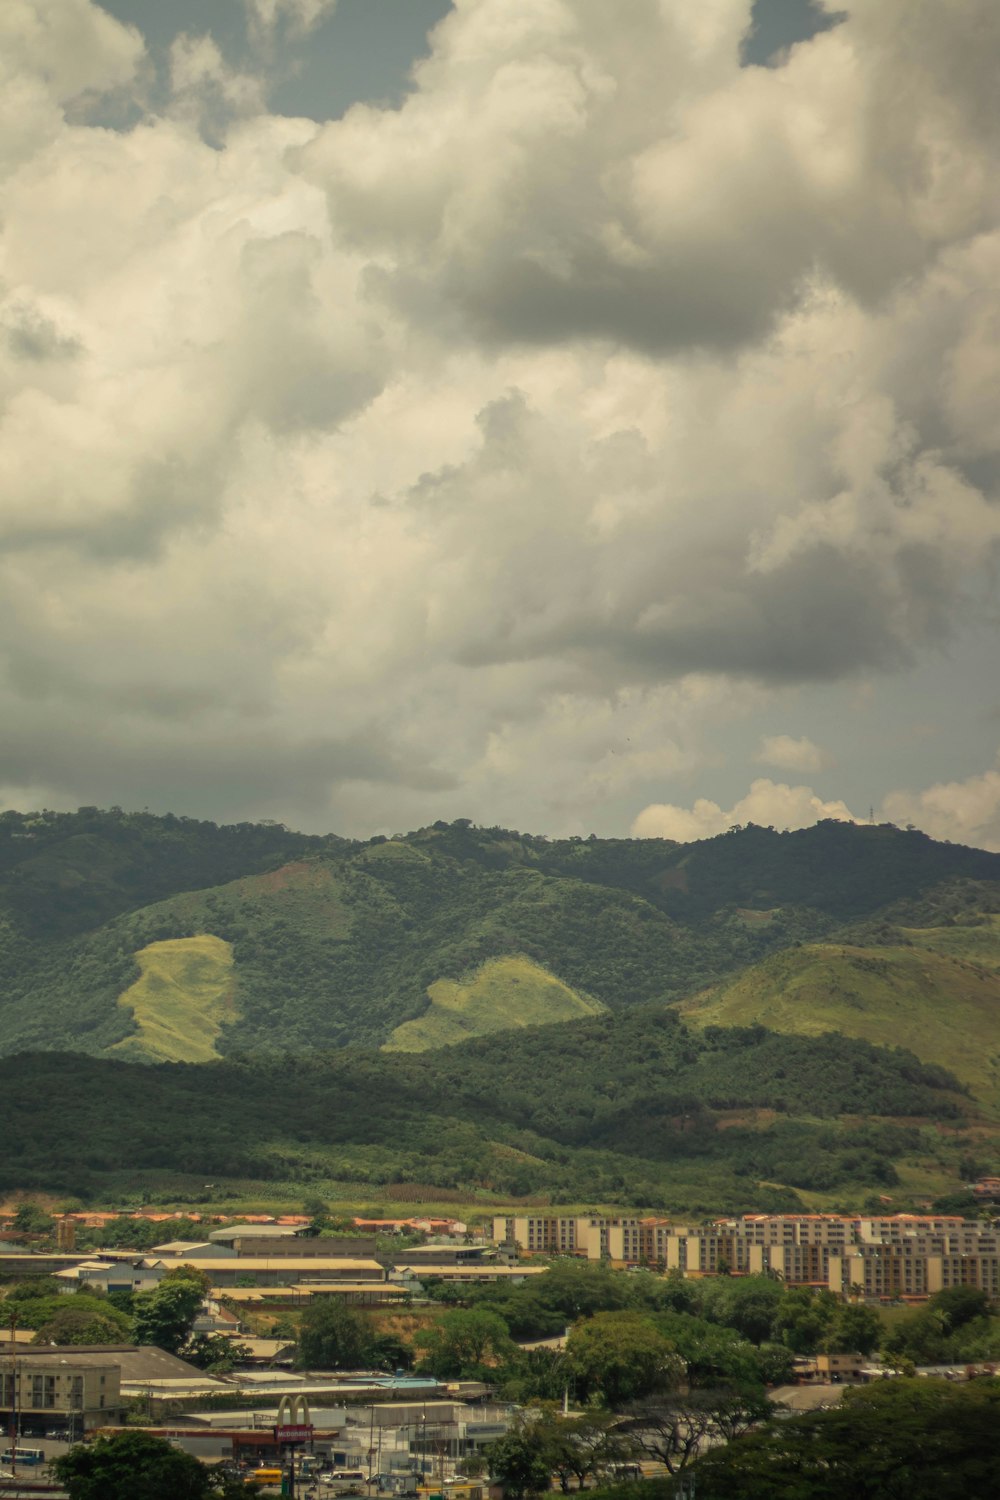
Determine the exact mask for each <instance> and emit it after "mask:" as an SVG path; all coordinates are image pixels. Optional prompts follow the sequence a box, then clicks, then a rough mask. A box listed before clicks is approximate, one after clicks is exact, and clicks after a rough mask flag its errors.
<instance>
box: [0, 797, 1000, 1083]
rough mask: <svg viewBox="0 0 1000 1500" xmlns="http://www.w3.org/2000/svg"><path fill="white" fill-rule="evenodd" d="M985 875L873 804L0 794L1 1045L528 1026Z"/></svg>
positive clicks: (201, 1041) (956, 850)
mask: <svg viewBox="0 0 1000 1500" xmlns="http://www.w3.org/2000/svg"><path fill="white" fill-rule="evenodd" d="M998 892H1000V855H995V854H989V853H985V852H983V851H980V850H973V849H965V848H962V847H960V846H956V845H948V844H939V843H935V842H934V841H933V840H931V839H928V838H926V837H925V836H924V835H922V834H919V833H916V832H913V831H906V832H904V831H901V830H899V829H896V828H893V827H892V826H890V825H885V826H881V827H867V826H865V827H857V826H854V825H850V824H841V823H835V822H826V823H822V824H819V825H817V826H816V827H814V828H810V829H804V830H801V831H797V832H793V833H778V832H776V831H775V830H773V829H764V828H756V827H748V828H745V829H738V830H733V831H731V832H730V833H729V834H725V835H722V836H720V837H718V838H714V839H708V840H704V841H701V842H699V843H694V844H672V843H669V842H667V841H662V840H635V839H612V840H600V839H593V838H591V839H586V840H583V839H566V840H548V839H545V838H538V837H533V836H530V835H521V834H517V833H513V832H511V831H509V830H505V829H499V828H494V829H483V828H476V827H474V826H472V825H471V824H470V823H468V822H467V821H466V820H460V821H459V822H458V823H452V824H445V823H438V824H435V825H434V826H433V827H430V828H425V829H421V830H418V831H417V832H414V833H411V834H407V835H405V836H401V837H398V838H393V839H389V840H387V839H383V838H377V839H373V840H370V841H368V842H365V843H361V842H358V841H349V840H343V839H339V838H337V837H336V836H333V835H330V836H326V837H316V836H309V835H301V834H296V833H290V832H288V831H287V830H285V829H283V828H281V827H280V826H276V825H256V824H241V825H237V826H235V827H229V828H217V827H215V825H213V824H210V823H200V822H197V821H196V820H192V819H184V818H175V817H172V816H170V815H167V816H165V817H156V816H154V815H152V814H149V813H139V814H129V813H123V812H121V811H119V810H114V809H113V810H111V811H110V812H100V811H99V810H97V809H93V808H89V809H81V810H80V811H79V812H78V813H75V814H56V813H43V814H24V815H22V814H19V813H14V812H7V813H4V814H2V815H0V1052H7V1053H10V1052H14V1051H18V1050H23V1049H25V1048H31V1049H39V1048H61V1049H71V1050H80V1051H86V1052H91V1053H102V1052H103V1053H106V1052H108V1051H110V1050H111V1049H119V1050H120V1049H123V1048H124V1050H125V1051H126V1052H128V1053H129V1054H131V1055H134V1056H137V1057H143V1056H145V1057H148V1058H156V1057H166V1058H175V1059H177V1060H182V1059H184V1058H185V1057H197V1058H205V1057H210V1056H213V1055H216V1054H221V1055H226V1054H233V1053H243V1052H248V1051H255V1052H259V1051H261V1050H267V1049H272V1048H275V1047H281V1048H284V1049H287V1048H292V1049H298V1050H306V1049H310V1050H311V1049H314V1048H316V1047H339V1046H345V1045H349V1044H354V1043H362V1044H365V1045H376V1046H377V1045H383V1044H385V1043H387V1042H389V1043H390V1044H391V1039H392V1038H393V1036H394V1034H396V1035H398V1036H401V1037H405V1038H407V1040H406V1043H405V1045H414V1044H416V1045H425V1044H426V1043H427V1042H428V1041H431V1042H439V1041H441V1040H445V1039H447V1036H446V1032H447V1027H445V1030H444V1031H442V1030H441V1022H442V1020H443V1021H448V1020H449V1019H451V1020H453V1021H454V1022H455V1027H454V1033H453V1034H454V1035H456V1036H461V1035H464V1034H466V1032H467V1031H475V1030H477V1029H489V1026H487V1021H488V1020H489V1010H490V1007H493V1008H494V1009H495V1010H496V1009H499V1010H502V1011H504V1012H505V1013H506V1012H507V1011H510V1012H511V1013H512V1014H513V1012H514V1011H516V1012H517V1018H518V1020H519V1023H520V1024H532V1023H534V1022H537V1023H544V1022H546V1021H548V1020H550V1019H555V1018H558V1017H561V1016H563V1015H566V1014H574V1013H578V1014H581V1015H585V1014H586V1013H588V1012H592V1011H595V1010H599V1009H600V1008H601V1007H606V1008H609V1009H611V1010H622V1009H626V1008H628V1007H631V1006H634V1005H643V1004H649V1003H653V1002H658V1003H673V1002H676V1001H679V1000H681V999H684V998H685V997H690V996H692V995H695V994H697V993H699V992H701V991H703V990H705V989H706V988H707V987H709V986H712V985H717V984H718V983H719V982H720V981H723V980H725V979H727V978H728V977H730V976H733V975H736V974H738V973H739V972H740V971H743V970H745V969H746V968H747V966H749V965H753V964H755V963H758V962H759V961H761V960H762V959H764V960H766V959H768V957H769V956H770V955H774V954H777V953H780V952H781V951H782V950H793V951H794V949H795V946H796V945H797V944H799V943H810V942H812V943H815V942H816V941H817V940H830V939H831V938H832V937H834V936H836V935H838V934H841V930H842V929H843V928H844V925H845V924H854V927H855V928H857V927H858V924H861V926H862V927H864V926H865V924H868V925H869V926H870V925H871V924H872V923H874V925H875V928H876V929H878V928H879V927H880V925H881V927H883V928H884V927H886V924H887V922H888V919H889V918H891V919H892V920H893V921H894V922H896V923H899V922H900V921H905V920H907V913H908V912H909V913H911V914H912V913H916V912H918V909H919V910H920V911H921V912H922V913H923V915H922V916H920V917H919V920H921V921H924V920H926V917H927V913H928V912H929V913H930V914H931V916H932V918H933V916H934V914H935V913H938V914H940V915H941V917H942V920H943V921H947V922H949V923H952V924H954V923H956V922H959V923H961V922H963V921H968V920H971V919H972V918H975V917H976V916H977V915H978V914H979V913H981V912H988V911H991V910H993V911H995V910H1000V901H998V900H997V899H996V897H997V893H998ZM909 919H910V920H913V917H912V916H911V917H910V918H909ZM477 975H481V976H484V977H483V978H481V979H477ZM487 979H488V983H487V982H486V981H487ZM515 987H517V988H515ZM432 991H433V992H434V994H435V995H437V996H438V1003H437V1009H436V1010H435V1009H434V1002H433V998H432V993H431V992H432ZM442 998H446V1000H447V1005H446V1007H444V1008H443V1007H442V1004H441V1000H442ZM515 1000H516V1002H517V1003H516V1004H515ZM552 1007H555V1008H552ZM463 1008H464V1009H463ZM444 1009H450V1016H449V1015H445V1014H444ZM209 1012H210V1015H209V1014H208V1013H209ZM425 1016H426V1017H428V1020H429V1019H430V1017H431V1016H433V1017H434V1018H435V1024H434V1025H424V1024H423V1022H422V1021H421V1018H423V1017H425ZM203 1022H204V1024H202V1023H203ZM414 1022H421V1025H420V1026H417V1027H416V1029H414V1028H413V1027H412V1026H408V1024H407V1023H414ZM490 1025H492V1021H490ZM421 1027H422V1028H423V1029H421ZM195 1033H197V1047H196V1049H195V1050H191V1049H190V1048H189V1039H190V1038H191V1037H192V1036H193V1035H194V1034H195ZM414 1038H416V1039H417V1040H416V1042H414ZM186 1048H188V1049H189V1050H185V1049H186Z"/></svg>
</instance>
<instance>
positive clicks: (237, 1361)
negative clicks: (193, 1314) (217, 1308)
mask: <svg viewBox="0 0 1000 1500" xmlns="http://www.w3.org/2000/svg"><path fill="white" fill-rule="evenodd" d="M184 1358H185V1359H187V1360H190V1362H191V1363H192V1364H193V1365H197V1366H198V1368H199V1370H208V1371H209V1372H210V1373H212V1374H214V1375H219V1374H223V1373H224V1372H225V1371H226V1370H233V1369H235V1368H236V1366H237V1365H242V1364H245V1363H246V1361H247V1360H248V1359H249V1358H250V1346H249V1345H248V1344H240V1343H237V1341H236V1339H230V1338H227V1337H226V1335H225V1334H224V1333H199V1334H197V1335H196V1336H195V1337H194V1338H192V1339H191V1341H190V1343H188V1344H187V1345H185V1348H184Z"/></svg>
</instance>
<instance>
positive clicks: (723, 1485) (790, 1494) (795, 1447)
mask: <svg viewBox="0 0 1000 1500" xmlns="http://www.w3.org/2000/svg"><path fill="white" fill-rule="evenodd" d="M998 1419H1000V1381H996V1380H987V1381H976V1382H973V1383H971V1384H969V1385H963V1386H955V1385H951V1384H949V1383H948V1382H947V1381H934V1380H920V1381H916V1380H891V1381H885V1382H880V1383H879V1384H877V1385H872V1386H866V1387H861V1388H859V1389H857V1390H851V1391H847V1392H845V1394H844V1397H843V1400H842V1401H841V1402H840V1403H839V1404H838V1405H837V1406H835V1407H833V1408H832V1409H830V1410H828V1411H818V1412H810V1413H808V1414H807V1415H803V1416H795V1417H790V1418H786V1419H785V1420H782V1421H771V1422H769V1423H767V1425H766V1426H765V1427H763V1428H762V1429H760V1430H758V1431H756V1432H750V1433H747V1434H746V1435H745V1436H743V1437H741V1438H740V1441H739V1442H737V1443H732V1444H730V1445H729V1446H728V1447H725V1448H716V1449H714V1450H713V1451H711V1452H709V1453H707V1454H706V1455H705V1456H704V1457H703V1458H701V1459H700V1460H699V1462H698V1464H697V1466H696V1481H697V1494H698V1500H806V1497H808V1500H843V1497H844V1496H845V1495H850V1496H851V1497H852V1500H971V1497H972V1496H982V1497H984V1500H985V1497H986V1496H987V1495H993V1494H996V1493H998V1490H1000V1420H998ZM675 1493H677V1494H679V1493H681V1492H680V1490H679V1489H678V1490H676V1491H675Z"/></svg>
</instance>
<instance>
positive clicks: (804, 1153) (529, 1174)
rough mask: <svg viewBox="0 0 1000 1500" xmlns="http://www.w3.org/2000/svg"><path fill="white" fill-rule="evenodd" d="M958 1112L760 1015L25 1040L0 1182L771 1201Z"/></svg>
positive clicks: (942, 1141)
mask: <svg viewBox="0 0 1000 1500" xmlns="http://www.w3.org/2000/svg"><path fill="white" fill-rule="evenodd" d="M44 1099H53V1100H58V1108H57V1109H55V1108H54V1109H51V1110H47V1109H40V1108H39V1101H40V1100H44ZM963 1109H964V1101H963V1099H962V1096H961V1095H960V1094H959V1093H957V1092H956V1086H955V1083H954V1080H952V1079H950V1078H949V1077H948V1076H947V1075H946V1074H945V1073H944V1072H943V1071H942V1070H940V1069H935V1068H929V1067H926V1066H923V1065H921V1064H920V1063H919V1062H918V1061H917V1059H916V1058H915V1057H913V1056H912V1054H909V1053H906V1052H901V1051H897V1050H888V1049H879V1048H873V1047H870V1046H868V1045H867V1044H866V1043H864V1042H859V1041H853V1040H850V1039H848V1038H843V1037H823V1038H814V1039H803V1038H799V1037H783V1036H779V1035H777V1034H774V1033H769V1032H766V1031H764V1030H763V1029H762V1028H750V1029H744V1030H728V1031H709V1032H706V1033H704V1034H701V1035H698V1034H697V1033H694V1032H691V1031H689V1030H688V1029H687V1028H686V1027H685V1026H684V1025H682V1024H681V1023H680V1022H679V1021H678V1019H677V1018H676V1016H675V1015H674V1014H673V1013H672V1012H670V1011H666V1010H662V1009H660V1008H650V1007H640V1008H637V1009H635V1010H633V1011H630V1012H627V1013H623V1014H618V1015H615V1014H610V1013H608V1014H604V1015H601V1016H596V1017H592V1018H590V1019H587V1020H583V1021H578V1022H573V1023H569V1024H562V1025H556V1026H548V1027H544V1028H538V1029H534V1030H520V1031H517V1032H512V1033H509V1034H507V1035H505V1036H503V1037H499V1036H494V1037H489V1038H482V1039H479V1040H476V1041H471V1042H466V1043H463V1044H461V1045H458V1046H455V1047H450V1048H446V1049H442V1050H440V1051H432V1052H425V1053H422V1054H421V1055H419V1056H414V1055H412V1054H406V1053H385V1052H381V1053H380V1052H376V1051H365V1050H361V1049H358V1048H346V1049H342V1050H341V1051H339V1052H336V1053H332V1054H327V1055H325V1056H316V1055H313V1056H311V1057H309V1058H301V1057H300V1058H295V1059H293V1058H286V1059H284V1060H283V1061H282V1063H281V1065H280V1066H275V1064H274V1062H273V1061H266V1062H256V1063H255V1062H250V1061H244V1062H226V1061H223V1062H216V1063H209V1064H203V1065H194V1064H165V1065H153V1066H145V1067H143V1066H138V1065H134V1064H129V1063H126V1062H119V1061H109V1060H104V1059H97V1058H88V1057H81V1056H79V1055H65V1054H57V1053H43V1054H30V1055H21V1056H19V1057H16V1058H8V1059H4V1060H2V1061H0V1135H2V1138H3V1140H4V1142H5V1147H6V1151H5V1158H4V1162H3V1163H2V1164H0V1189H2V1188H6V1189H10V1188H13V1187H19V1188H25V1187H32V1186H34V1187H48V1188H52V1189H54V1190H58V1191H73V1192H76V1193H79V1192H81V1191H92V1192H99V1191H100V1189H101V1185H102V1184H103V1183H106V1182H107V1181H109V1180H112V1179H113V1178H114V1177H115V1174H119V1173H121V1172H122V1171H126V1172H128V1171H131V1172H135V1171H139V1170H141V1171H144V1172H154V1173H155V1172H157V1171H165V1170H167V1169H169V1170H170V1171H173V1172H187V1173H191V1174H197V1175H198V1177H199V1178H200V1179H201V1180H205V1179H209V1180H211V1181H213V1182H218V1181H219V1179H220V1178H226V1177H242V1178H245V1177H253V1178H256V1179H267V1180H271V1181H275V1180H279V1181H283V1182H287V1181H289V1180H290V1179H291V1180H295V1181H299V1182H304V1181H319V1180H324V1179H334V1178H337V1179H341V1180H343V1179H345V1178H347V1179H351V1178H353V1179H355V1180H359V1181H366V1182H373V1183H389V1182H400V1181H407V1180H409V1181H416V1182H420V1183H428V1184H432V1185H436V1186H439V1187H445V1188H461V1189H463V1190H465V1191H467V1192H470V1193H472V1194H475V1193H477V1192H479V1191H481V1190H489V1191H492V1192H494V1193H498V1192H499V1193H519V1192H538V1191H543V1192H547V1193H554V1194H555V1195H556V1196H557V1197H558V1196H563V1197H569V1198H570V1199H571V1200H575V1201H580V1200H581V1199H585V1200H590V1201H601V1200H602V1199H609V1198H614V1197H616V1196H620V1197H622V1198H623V1199H624V1200H626V1201H628V1200H631V1201H633V1202H636V1201H649V1202H656V1201H660V1200H662V1199H664V1198H665V1197H667V1196H670V1195H673V1197H674V1198H675V1199H676V1200H677V1201H683V1202H687V1203H689V1204H690V1203H692V1202H695V1203H703V1204H705V1205H706V1206H711V1205H712V1203H713V1202H714V1203H716V1204H717V1205H719V1206H730V1205H731V1206H736V1205H738V1204H740V1203H744V1204H753V1203H755V1202H758V1203H759V1202H761V1201H771V1200H768V1199H767V1198H766V1194H767V1193H773V1190H772V1189H761V1188H760V1187H759V1184H760V1183H762V1182H764V1183H771V1184H778V1185H779V1189H781V1187H782V1185H783V1187H784V1190H785V1193H786V1196H785V1198H784V1199H782V1200H780V1201H789V1200H788V1196H787V1194H788V1191H789V1190H792V1189H811V1190H817V1191H832V1190H838V1189H843V1190H845V1191H848V1190H849V1191H855V1192H857V1191H862V1192H863V1191H865V1190H866V1189H867V1190H869V1191H870V1190H871V1189H872V1188H877V1189H885V1188H891V1187H892V1186H893V1185H894V1184H895V1182H896V1172H895V1169H894V1166H893V1160H894V1159H898V1158H900V1157H902V1156H912V1155H914V1154H917V1155H918V1156H919V1155H921V1154H924V1155H926V1154H927V1153H928V1152H930V1153H931V1154H933V1153H934V1152H936V1151H940V1150H944V1151H948V1150H950V1149H952V1147H951V1145H950V1144H949V1143H950V1140H951V1136H950V1135H941V1134H940V1133H939V1125H940V1124H941V1123H944V1124H945V1125H946V1126H947V1127H948V1129H949V1131H950V1132H953V1131H954V1130H955V1128H956V1127H957V1126H960V1125H961V1119H962V1111H963ZM738 1111H742V1112H743V1114H744V1115H745V1119H743V1121H742V1122H741V1120H740V1119H739V1118H737V1116H736V1114H735V1113H734V1112H738ZM761 1112H763V1113H761ZM899 1120H905V1122H906V1123H905V1124H904V1123H897V1121H899ZM67 1121H72V1128H71V1129H67ZM762 1193H763V1194H765V1197H764V1198H762ZM779 1199H780V1191H779Z"/></svg>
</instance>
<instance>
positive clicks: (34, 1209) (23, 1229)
mask: <svg viewBox="0 0 1000 1500" xmlns="http://www.w3.org/2000/svg"><path fill="white" fill-rule="evenodd" d="M11 1222H12V1224H13V1226H14V1228H15V1229H16V1230H17V1231H18V1232H19V1233H20V1234H51V1233H52V1215H51V1214H47V1213H46V1212H45V1210H44V1208H39V1207H38V1205H37V1203H19V1204H18V1205H17V1212H16V1213H15V1214H14V1218H13V1220H12V1221H11Z"/></svg>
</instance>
